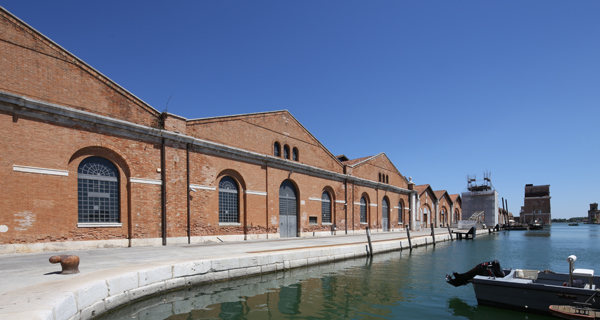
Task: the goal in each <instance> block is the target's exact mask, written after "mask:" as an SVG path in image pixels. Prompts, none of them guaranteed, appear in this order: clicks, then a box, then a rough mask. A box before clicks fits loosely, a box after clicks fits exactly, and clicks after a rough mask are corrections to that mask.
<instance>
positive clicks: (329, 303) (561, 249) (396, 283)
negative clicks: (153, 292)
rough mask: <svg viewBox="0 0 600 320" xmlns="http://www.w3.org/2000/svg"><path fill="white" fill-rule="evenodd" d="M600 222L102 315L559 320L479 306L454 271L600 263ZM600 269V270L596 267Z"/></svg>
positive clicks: (451, 245)
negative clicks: (449, 279)
mask: <svg viewBox="0 0 600 320" xmlns="http://www.w3.org/2000/svg"><path fill="white" fill-rule="evenodd" d="M599 243H600V226H599V225H584V224H581V225H579V226H568V225H567V224H554V225H552V227H548V226H547V227H546V228H545V229H544V230H535V231H533V230H532V231H510V232H507V231H501V232H499V233H497V234H492V235H480V236H478V237H477V238H476V239H475V240H474V241H472V240H463V241H453V242H442V243H438V244H437V245H436V246H432V245H430V246H426V247H418V248H414V249H413V250H412V251H409V250H404V251H397V252H392V253H386V254H379V255H376V256H374V257H373V258H372V259H369V258H366V257H365V258H360V259H352V260H347V261H341V262H337V263H331V264H325V265H318V266H311V267H306V268H299V269H294V270H289V271H286V272H279V273H272V274H267V275H261V276H255V277H249V278H244V279H237V280H232V281H227V282H220V283H214V284H208V285H203V286H198V287H193V288H186V289H183V290H179V291H176V292H170V293H167V294H162V295H158V296H154V297H152V298H149V299H146V300H143V301H140V302H137V303H135V304H132V305H129V306H127V307H124V308H121V309H118V310H116V311H114V312H111V313H109V314H107V315H105V316H104V317H103V319H169V320H188V319H374V318H382V319H400V318H401V319H554V318H550V317H545V316H540V315H534V314H529V313H522V312H517V311H511V310H503V309H498V308H491V307H485V306H478V305H477V300H476V299H475V294H474V292H473V287H472V285H471V284H468V285H466V286H462V287H458V288H456V287H453V286H451V285H449V284H447V283H446V282H445V275H446V274H449V273H451V272H452V271H457V272H461V273H462V272H465V271H467V270H469V269H471V268H473V267H474V266H475V265H477V264H478V263H481V262H484V261H490V260H499V261H500V263H501V265H502V267H503V268H509V267H510V268H524V269H538V270H544V269H550V270H553V271H557V272H568V263H567V260H566V259H567V256H569V255H571V254H575V255H576V256H577V257H578V259H577V261H576V262H575V265H576V267H577V268H586V269H594V268H595V267H596V266H600V263H599V262H600V255H599V254H598V244H599ZM597 271H600V270H597Z"/></svg>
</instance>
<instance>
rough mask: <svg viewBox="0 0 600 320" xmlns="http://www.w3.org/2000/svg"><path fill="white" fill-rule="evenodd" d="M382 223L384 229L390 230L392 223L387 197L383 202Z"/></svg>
mask: <svg viewBox="0 0 600 320" xmlns="http://www.w3.org/2000/svg"><path fill="white" fill-rule="evenodd" d="M381 224H382V225H383V231H384V232H386V231H389V225H390V205H389V203H388V201H387V199H386V198H383V201H382V202H381Z"/></svg>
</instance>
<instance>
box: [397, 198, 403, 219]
mask: <svg viewBox="0 0 600 320" xmlns="http://www.w3.org/2000/svg"><path fill="white" fill-rule="evenodd" d="M403 211H404V208H403V207H402V201H400V202H398V222H399V223H400V222H402V212H403Z"/></svg>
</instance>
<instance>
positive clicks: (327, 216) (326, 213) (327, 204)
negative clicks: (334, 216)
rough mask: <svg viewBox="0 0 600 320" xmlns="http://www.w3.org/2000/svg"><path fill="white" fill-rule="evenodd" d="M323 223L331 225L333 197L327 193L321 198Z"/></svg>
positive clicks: (324, 192)
mask: <svg viewBox="0 0 600 320" xmlns="http://www.w3.org/2000/svg"><path fill="white" fill-rule="evenodd" d="M321 222H322V223H331V197H330V196H329V192H327V191H323V195H322V196H321Z"/></svg>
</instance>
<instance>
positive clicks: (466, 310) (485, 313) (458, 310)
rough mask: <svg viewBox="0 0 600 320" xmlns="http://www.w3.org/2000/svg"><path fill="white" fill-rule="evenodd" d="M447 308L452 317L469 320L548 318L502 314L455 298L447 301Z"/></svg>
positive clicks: (509, 313) (511, 313)
mask: <svg viewBox="0 0 600 320" xmlns="http://www.w3.org/2000/svg"><path fill="white" fill-rule="evenodd" d="M448 308H450V310H452V315H454V316H455V317H461V318H467V319H469V320H495V319H497V320H505V319H529V320H538V319H539V320H541V319H548V317H545V316H540V315H535V314H528V313H523V312H518V311H510V310H502V312H498V308H491V307H486V306H479V305H475V306H472V305H469V304H468V303H466V302H464V301H463V300H462V299H460V298H457V297H453V298H450V299H448ZM550 319H553V318H550Z"/></svg>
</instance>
